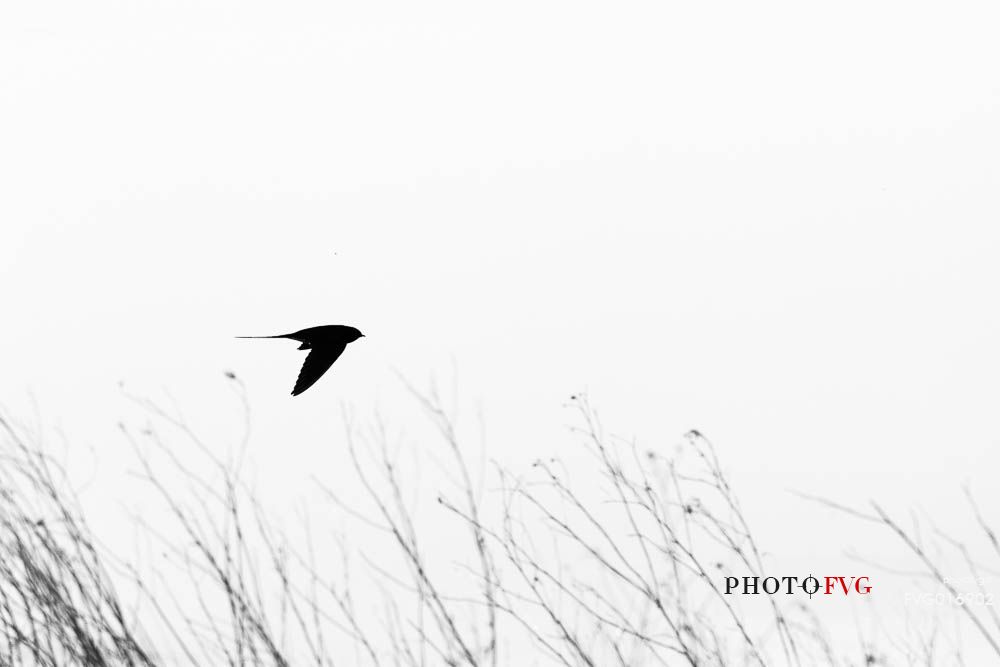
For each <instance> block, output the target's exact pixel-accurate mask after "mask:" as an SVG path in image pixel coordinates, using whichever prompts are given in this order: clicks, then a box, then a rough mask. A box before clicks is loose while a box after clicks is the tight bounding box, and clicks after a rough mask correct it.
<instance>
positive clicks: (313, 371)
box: [292, 343, 347, 396]
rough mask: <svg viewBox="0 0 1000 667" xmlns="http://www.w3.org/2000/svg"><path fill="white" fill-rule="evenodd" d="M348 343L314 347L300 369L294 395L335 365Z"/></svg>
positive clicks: (293, 390)
mask: <svg viewBox="0 0 1000 667" xmlns="http://www.w3.org/2000/svg"><path fill="white" fill-rule="evenodd" d="M346 347H347V343H334V344H328V345H321V346H319V347H314V348H313V349H312V352H310V353H309V355H308V356H307V357H306V361H305V363H304V364H302V370H301V371H299V379H298V380H296V381H295V388H294V389H292V396H298V395H299V394H301V393H302V392H304V391H305V390H306V389H308V388H309V387H311V386H313V385H314V384H315V383H316V380H318V379H320V378H321V377H323V373H325V372H326V371H327V369H329V368H330V366H332V365H333V362H335V361H336V360H337V357H339V356H340V355H341V354H342V353H343V351H344V348H346Z"/></svg>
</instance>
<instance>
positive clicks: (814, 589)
mask: <svg viewBox="0 0 1000 667" xmlns="http://www.w3.org/2000/svg"><path fill="white" fill-rule="evenodd" d="M800 591H801V592H802V593H805V594H806V595H808V596H809V599H812V596H814V595H817V594H820V592H821V591H822V595H838V594H840V595H868V594H869V593H871V592H872V587H871V585H870V584H869V579H868V577H823V578H822V579H818V578H817V577H814V576H813V575H811V574H810V575H809V576H808V577H804V578H802V579H799V578H798V577H726V595H732V594H733V593H738V594H740V595H760V594H761V593H766V594H767V595H777V594H779V593H782V594H784V595H794V594H796V593H798V592H800Z"/></svg>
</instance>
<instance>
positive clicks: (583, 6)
mask: <svg viewBox="0 0 1000 667" xmlns="http://www.w3.org/2000/svg"><path fill="white" fill-rule="evenodd" d="M998 19H1000V10H998V9H997V8H996V5H995V4H994V3H987V2H983V3H963V2H959V3H947V4H946V3H912V2H884V3H871V2H841V3H837V4H836V5H816V4H803V3H792V2H787V3H779V2H763V3H761V2H757V3H724V2H711V3H703V2H699V3H680V2H673V1H662V0H661V1H657V2H624V3H621V2H617V3H610V2H605V3H591V2H549V1H544V2H538V1H532V2H504V3H492V4H488V5H487V4H481V3H468V2H438V1H437V0H430V1H423V2H405V3H404V2H398V3H397V2H365V3H343V2H329V1H327V2H282V3H262V2H218V1H211V2H205V1H198V2H170V3H154V2H136V1H134V0H129V1H127V2H126V1H122V2H107V1H104V0H101V1H96V2H88V3H72V2H48V1H40V2H32V3H7V4H5V5H4V6H3V8H2V9H0V147H2V148H0V183H2V196H0V225H2V242H0V295H2V301H3V314H4V316H3V320H4V326H3V327H0V368H2V369H3V370H2V380H0V404H2V405H4V406H6V407H7V409H8V410H10V411H11V412H13V413H14V414H22V415H30V414H31V411H32V410H33V409H34V408H32V407H31V405H32V403H31V399H30V398H29V396H30V395H33V396H34V400H35V401H36V402H37V405H38V406H39V410H40V411H41V414H42V415H43V418H44V421H45V422H46V423H49V424H51V425H53V426H56V425H59V426H60V427H61V428H62V429H63V430H64V431H65V432H66V433H67V435H68V436H69V437H70V438H71V440H73V441H75V442H79V443H81V444H80V446H81V448H82V447H84V446H85V447H87V448H91V449H92V450H93V452H94V453H95V454H96V457H97V461H98V464H97V465H98V468H100V469H101V470H102V471H104V472H101V473H94V474H101V475H103V474H109V473H107V471H108V470H113V471H116V470H117V469H118V467H119V466H121V467H127V464H126V463H125V461H126V457H127V456H128V452H127V448H125V447H124V446H123V445H122V443H121V442H120V439H118V436H117V435H116V434H115V430H114V425H115V423H116V422H117V421H118V420H119V419H120V418H122V417H123V416H127V415H128V414H129V413H130V412H129V411H130V410H131V407H130V406H129V404H128V402H127V401H126V400H125V399H123V398H122V395H121V390H120V388H119V382H120V381H123V382H124V383H125V386H126V388H127V389H128V390H130V391H132V392H134V393H136V394H140V395H149V396H153V397H159V396H163V395H164V392H169V393H170V394H171V395H173V396H174V397H175V398H176V399H177V400H178V402H179V403H181V404H182V405H183V406H184V407H185V410H186V412H187V413H188V415H189V417H190V419H191V420H192V422H193V423H195V425H197V426H199V427H202V428H205V429H208V430H213V429H214V431H213V432H218V433H227V432H230V431H232V432H237V431H238V430H239V418H238V415H239V407H238V402H237V401H236V400H235V399H234V397H233V395H232V392H231V391H230V387H229V386H228V385H227V383H226V381H225V378H224V377H223V371H225V370H230V369H231V370H233V371H235V372H236V373H237V374H238V375H239V376H240V377H241V378H242V379H243V380H244V381H245V382H246V385H247V387H248V392H249V397H250V400H251V404H252V408H253V413H254V415H253V428H254V435H253V439H252V442H251V447H250V449H251V456H252V457H253V459H254V462H255V466H256V469H257V470H263V471H267V474H266V475H263V477H265V478H267V479H269V480H270V481H271V482H273V484H274V488H275V489H277V490H278V491H280V492H283V493H285V494H292V492H293V491H294V490H295V489H296V488H297V486H295V485H297V484H298V483H299V482H300V481H301V480H302V479H305V478H307V477H308V475H310V474H312V473H313V472H314V471H316V470H317V469H320V470H327V471H329V475H330V476H331V479H332V480H336V479H338V476H347V477H349V476H350V472H349V471H348V470H346V469H345V465H346V454H345V453H344V452H343V450H342V449H341V448H338V447H337V446H336V445H337V442H338V440H337V438H339V437H340V433H341V427H340V425H339V410H340V405H341V404H342V403H345V404H347V405H349V406H351V408H352V409H354V410H355V411H356V412H357V413H358V414H360V415H368V414H371V413H372V412H373V411H374V410H375V409H376V407H378V408H379V409H381V411H382V412H383V413H384V414H385V415H386V416H387V418H388V419H389V420H390V421H391V420H392V418H393V415H408V414H409V413H408V412H406V411H407V410H409V407H407V406H408V403H407V402H406V400H405V398H403V397H402V393H401V392H400V389H399V383H398V381H397V380H396V379H395V376H394V371H399V372H401V373H403V374H405V375H406V376H407V377H409V378H410V379H411V380H413V381H414V382H415V383H417V384H418V385H419V384H424V383H426V382H427V381H428V380H429V379H430V378H433V377H436V378H437V379H438V381H439V382H440V383H441V384H442V385H443V386H449V385H450V384H451V382H452V377H453V376H457V377H458V383H459V394H460V396H461V399H462V401H463V403H462V404H463V414H470V415H471V413H472V412H474V410H475V409H476V406H481V408H482V410H483V413H484V415H485V422H486V433H487V447H488V452H489V454H490V455H491V456H493V457H495V458H497V459H500V460H502V461H504V462H506V463H508V464H510V465H515V466H517V465H527V464H528V463H529V462H530V460H531V459H532V458H534V457H535V456H538V455H539V454H543V453H545V454H547V453H550V452H551V453H553V454H558V455H560V456H563V457H566V458H569V459H572V458H573V457H574V456H576V455H577V452H576V450H575V449H574V447H575V443H574V441H573V439H572V438H570V437H568V435H567V432H566V425H567V424H568V423H571V422H572V418H571V415H569V414H567V413H566V411H565V410H563V409H562V408H561V407H560V406H561V405H562V404H563V403H565V401H566V399H567V397H568V396H569V395H570V394H571V393H575V392H578V391H581V390H586V391H588V393H589V394H590V396H591V400H592V402H593V403H594V404H595V405H596V406H597V408H598V409H599V410H600V411H601V413H602V415H603V418H604V421H605V423H606V424H607V425H608V427H609V430H611V431H614V432H616V433H619V434H622V435H624V436H627V437H632V436H635V437H637V438H639V439H640V440H641V441H642V442H644V443H646V444H648V445H649V446H660V445H662V446H667V445H669V444H672V443H674V442H676V440H677V439H678V437H679V436H680V434H682V433H683V432H684V431H686V430H687V429H690V428H697V429H699V430H701V431H702V432H704V433H705V434H706V435H708V436H709V437H710V438H712V440H713V441H714V442H715V443H716V445H717V447H718V448H719V451H720V455H721V457H722V459H723V461H724V463H725V465H726V467H727V468H728V469H729V471H730V473H731V475H732V476H733V478H734V481H735V482H736V485H737V490H738V493H739V495H740V497H741V499H742V500H743V503H744V506H745V507H746V509H747V512H748V515H749V517H750V519H751V521H752V524H753V525H754V527H755V528H756V530H757V532H758V537H759V538H760V541H761V542H763V543H765V544H766V545H767V546H768V547H769V548H770V549H772V550H773V551H776V552H780V553H782V554H783V557H785V558H788V559H791V560H790V561H789V562H791V563H795V567H802V568H813V571H814V572H815V571H819V570H821V569H823V567H824V566H827V569H831V570H853V569H858V568H857V567H856V566H853V565H849V563H850V561H849V560H848V559H847V558H846V557H845V556H844V555H843V552H844V549H845V548H846V547H848V546H851V545H853V546H858V547H861V546H863V545H857V544H855V540H854V536H853V535H852V534H851V533H849V532H847V533H845V532H844V531H847V530H848V527H849V526H850V525H851V524H850V523H834V524H830V525H832V526H835V528H833V529H831V528H830V527H829V526H827V525H826V524H824V523H823V522H824V521H826V520H828V519H830V516H829V515H828V514H824V513H823V512H821V511H818V509H817V508H816V507H814V506H811V505H809V504H808V503H803V502H801V501H798V500H795V499H794V498H793V497H791V496H790V495H789V494H788V491H787V490H788V489H790V488H793V489H799V490H803V491H808V492H810V493H816V494H821V495H825V496H828V497H831V498H835V499H837V500H839V501H841V502H844V503H848V504H859V503H863V502H865V501H866V500H867V499H868V498H872V497H875V498H878V499H880V500H882V501H884V502H885V503H886V504H887V505H888V506H890V507H893V508H896V509H899V510H901V511H905V510H907V509H908V508H911V507H918V508H923V509H926V510H927V511H928V512H930V513H934V514H935V515H936V516H938V517H939V518H941V517H944V518H945V519H946V520H951V519H950V518H949V517H951V518H954V517H957V516H959V515H960V514H961V515H963V516H964V513H965V506H964V504H963V500H962V496H961V491H960V486H961V485H962V484H963V483H966V482H968V483H969V484H971V486H972V488H973V489H974V490H975V491H976V493H977V495H978V497H979V498H980V501H981V502H982V504H983V506H984V507H996V505H997V501H1000V491H998V490H997V488H996V474H997V470H998V469H1000V454H998V451H1000V423H998V418H997V415H998V411H997V405H998V399H1000V380H998V378H1000V347H998V344H997V341H998V340H1000V309H998V308H997V303H998V298H997V286H998V285H1000V261H998V259H997V257H998V250H1000V225H998V224H997V222H998V213H1000V201H998V196H997V193H998V192H1000V189H998V185H1000V178H998V176H1000V167H998V161H997V155H1000V123H998V109H1000V104H998V103H1000V75H998V73H997V67H996V63H998V62H1000V41H998V40H997V39H996V26H997V25H998V22H997V21H998ZM325 323H344V324H352V325H355V326H357V327H359V328H360V329H361V330H362V331H364V332H365V333H366V334H367V338H365V339H363V340H361V341H359V342H357V343H355V344H352V345H351V346H350V347H349V348H348V350H347V352H346V353H345V354H344V356H343V357H342V358H341V360H340V361H338V363H337V365H336V366H335V367H334V369H333V370H332V372H330V373H329V374H328V375H327V376H326V377H324V378H323V379H322V380H321V381H320V382H319V383H317V384H316V386H315V387H314V388H312V389H310V390H309V391H308V392H307V393H305V394H304V395H303V396H300V397H297V398H295V399H293V398H291V397H290V396H289V395H288V394H289V391H290V390H291V387H292V384H293V382H294V378H295V376H296V374H297V372H298V367H299V365H300V363H301V354H302V353H299V352H296V351H295V346H294V344H292V343H290V342H283V341H244V340H235V339H233V336H236V335H256V334H271V333H283V332H287V331H293V330H296V329H299V328H302V327H306V326H312V325H316V324H325ZM85 473H86V474H88V475H89V474H91V473H92V471H89V470H88V471H85ZM108 479H113V475H111V476H109V477H108ZM125 488H126V486H121V487H119V486H116V485H115V484H108V485H102V486H101V488H91V489H90V490H89V491H88V493H90V494H92V495H93V494H96V495H99V496H101V497H106V498H114V497H116V496H120V495H121V493H120V492H121V490H122V489H125ZM119 502H128V500H127V499H121V498H119ZM955 520H956V521H957V519H955ZM789 567H790V568H791V567H792V566H791V565H790V566H789ZM795 573H798V572H795ZM833 573H837V574H839V573H841V572H833ZM789 574H791V572H789ZM803 574H804V573H803Z"/></svg>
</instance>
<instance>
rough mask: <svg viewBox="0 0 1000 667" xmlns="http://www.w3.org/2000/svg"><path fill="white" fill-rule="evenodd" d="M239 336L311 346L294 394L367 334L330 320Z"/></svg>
mask: <svg viewBox="0 0 1000 667" xmlns="http://www.w3.org/2000/svg"><path fill="white" fill-rule="evenodd" d="M237 338H290V339H292V340H294V341H298V342H300V343H302V344H301V345H299V349H300V350H310V352H309V354H308V355H307V356H306V360H305V363H303V364H302V370H300V371H299V377H298V379H297V380H296V381H295V388H294V389H292V396H298V395H299V394H301V393H302V392H304V391H305V390H306V389H308V388H309V387H311V386H313V385H314V384H316V380H318V379H320V378H321V377H323V373H326V371H327V370H328V369H329V368H330V366H333V362H335V361H336V360H337V358H338V357H340V355H341V354H343V352H344V350H345V349H346V348H347V344H348V343H353V342H354V341H356V340H357V339H359V338H364V334H363V333H361V332H360V331H358V330H357V329H355V328H354V327H348V326H344V325H342V324H328V325H326V326H321V327H309V328H308V329H302V330H301V331H296V332H295V333H290V334H281V335H279V336H237Z"/></svg>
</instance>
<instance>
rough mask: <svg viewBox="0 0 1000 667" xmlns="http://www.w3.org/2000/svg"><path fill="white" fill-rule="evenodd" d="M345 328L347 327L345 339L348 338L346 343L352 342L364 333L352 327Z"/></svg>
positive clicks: (362, 336)
mask: <svg viewBox="0 0 1000 667" xmlns="http://www.w3.org/2000/svg"><path fill="white" fill-rule="evenodd" d="M346 328H347V331H346V332H345V333H347V339H348V340H347V342H348V343H353V342H354V341H356V340H357V339H359V338H364V337H365V335H364V334H363V333H361V332H360V331H358V330H357V329H355V328H354V327H346Z"/></svg>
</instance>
